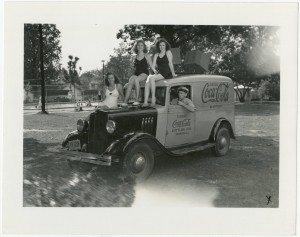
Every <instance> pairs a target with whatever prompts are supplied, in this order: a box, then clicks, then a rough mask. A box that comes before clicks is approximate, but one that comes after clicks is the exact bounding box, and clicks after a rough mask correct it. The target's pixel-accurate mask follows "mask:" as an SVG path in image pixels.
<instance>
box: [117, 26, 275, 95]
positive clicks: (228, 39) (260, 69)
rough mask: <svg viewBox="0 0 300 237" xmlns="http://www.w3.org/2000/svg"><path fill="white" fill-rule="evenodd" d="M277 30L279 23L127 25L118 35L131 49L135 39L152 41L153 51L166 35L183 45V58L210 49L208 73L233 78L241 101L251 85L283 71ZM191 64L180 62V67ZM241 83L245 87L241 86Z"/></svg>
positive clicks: (170, 41) (173, 44) (180, 45)
mask: <svg viewBox="0 0 300 237" xmlns="http://www.w3.org/2000/svg"><path fill="white" fill-rule="evenodd" d="M277 30H278V27H273V26H201V25H197V26H195V25H125V26H124V28H123V29H121V30H119V32H118V33H117V38H121V39H123V40H124V41H125V42H126V43H127V44H128V45H129V47H128V49H127V50H130V49H131V47H132V44H133V41H135V40H136V39H143V40H144V41H149V42H150V44H152V50H151V52H153V44H154V43H155V40H156V39H157V37H164V38H165V39H166V40H167V41H168V42H169V43H170V44H171V46H172V47H173V48H176V47H179V48H180V51H181V57H182V58H184V56H185V53H186V52H187V51H189V50H193V49H198V50H200V51H203V52H205V53H206V52H210V53H212V57H211V62H210V67H209V72H208V73H213V74H220V75H226V76H229V77H230V78H232V79H233V81H234V83H235V85H236V86H237V93H238V96H239V99H240V101H244V100H245V95H246V91H247V89H248V88H249V87H250V86H255V85H258V84H259V82H260V81H261V80H262V79H264V78H266V77H268V75H270V74H271V73H276V72H279V58H278V56H276V55H275V50H276V45H277V44H278V42H279V39H278V36H277V34H276V32H277ZM191 67H192V66H189V65H178V66H177V67H176V71H182V70H186V69H187V68H191ZM192 69H193V68H192ZM193 70H194V71H197V70H195V69H193ZM239 85H242V86H243V87H244V90H239V88H238V86H239Z"/></svg>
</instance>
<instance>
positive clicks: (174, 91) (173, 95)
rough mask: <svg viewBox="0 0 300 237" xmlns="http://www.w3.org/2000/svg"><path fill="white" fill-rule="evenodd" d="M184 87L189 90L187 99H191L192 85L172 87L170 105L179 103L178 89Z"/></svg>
mask: <svg viewBox="0 0 300 237" xmlns="http://www.w3.org/2000/svg"><path fill="white" fill-rule="evenodd" d="M182 86H183V87H186V88H187V89H188V90H189V92H188V94H187V96H186V98H189V99H191V86H190V85H180V86H172V87H171V88H170V104H171V105H176V104H177V101H178V88H179V87H182Z"/></svg>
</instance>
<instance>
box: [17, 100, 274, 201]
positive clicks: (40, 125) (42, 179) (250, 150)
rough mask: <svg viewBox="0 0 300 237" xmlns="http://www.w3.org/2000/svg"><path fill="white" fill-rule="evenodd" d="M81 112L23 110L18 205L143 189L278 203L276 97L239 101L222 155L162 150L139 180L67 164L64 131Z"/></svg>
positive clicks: (119, 195)
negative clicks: (21, 180) (149, 171)
mask: <svg viewBox="0 0 300 237" xmlns="http://www.w3.org/2000/svg"><path fill="white" fill-rule="evenodd" d="M87 114H89V112H70V113H53V114H50V115H41V114H33V115H24V169H23V171H24V174H23V175H24V196H23V201H24V206H100V207H101V206H115V207H118V206H132V205H133V204H134V203H135V202H137V200H138V201H140V200H141V199H142V198H141V197H142V196H141V193H142V191H143V193H146V191H148V192H152V194H153V193H157V194H159V197H163V196H166V195H169V196H172V195H173V194H176V195H178V196H179V197H180V198H181V199H185V198H186V200H188V202H187V203H190V204H191V203H192V204H193V205H194V206H197V205H198V204H199V202H198V200H199V199H201V198H203V200H204V199H205V200H207V203H209V204H207V205H208V206H214V207H278V205H279V200H278V197H279V104H276V103H275V104H260V103H257V104H254V103H251V104H237V105H236V121H235V128H236V131H235V132H236V138H237V139H236V140H234V141H232V145H231V150H230V152H229V154H228V155H227V156H225V157H221V158H215V157H214V156H213V155H212V154H211V153H210V151H203V152H198V153H195V154H192V155H188V156H184V157H182V158H180V159H175V160H174V159H171V158H170V157H162V159H159V161H158V162H156V165H155V168H154V171H153V174H152V175H151V177H150V178H149V179H148V180H147V181H146V182H145V183H144V184H142V186H141V185H136V184H134V183H128V182H125V181H123V179H122V177H121V172H120V170H119V169H117V168H107V167H94V166H91V165H80V166H76V167H75V168H72V167H69V166H68V163H67V162H66V161H65V160H64V159H63V157H61V155H60V154H59V150H60V144H61V142H62V140H63V138H64V137H65V136H66V135H67V133H68V132H70V131H72V130H74V129H75V125H76V121H77V120H78V119H79V118H84V117H85V116H86V115H87ZM141 190H142V191H141ZM266 196H271V201H272V202H271V203H269V204H267V198H266ZM168 198H169V197H168ZM168 200H171V197H170V198H169V199H168ZM175 201H176V200H174V205H175V203H176V202H175ZM199 205H200V204H199ZM203 205H204V206H205V205H206V204H203Z"/></svg>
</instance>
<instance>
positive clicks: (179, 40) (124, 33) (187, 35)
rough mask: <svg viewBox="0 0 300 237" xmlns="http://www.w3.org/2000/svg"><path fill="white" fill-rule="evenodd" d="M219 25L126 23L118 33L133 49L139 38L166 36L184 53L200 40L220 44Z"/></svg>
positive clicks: (147, 38) (149, 38)
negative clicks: (134, 42) (194, 42)
mask: <svg viewBox="0 0 300 237" xmlns="http://www.w3.org/2000/svg"><path fill="white" fill-rule="evenodd" d="M219 35H220V27H219V26H199V25H125V26H124V28H123V29H120V30H119V32H118V33H117V38H118V39H119V38H121V39H123V40H124V41H125V42H127V41H130V42H129V46H130V47H129V48H128V50H130V49H131V47H132V45H133V42H131V41H135V40H137V39H143V40H144V41H151V42H154V41H155V39H156V38H157V37H158V36H159V37H163V38H165V39H166V40H167V41H168V42H169V43H170V44H171V46H172V47H173V48H177V47H180V48H181V51H182V53H183V54H185V52H186V51H187V50H190V49H191V48H192V47H193V46H194V44H191V42H193V41H198V42H199V43H200V44H205V45H206V42H209V44H211V45H213V44H219V41H220V37H219Z"/></svg>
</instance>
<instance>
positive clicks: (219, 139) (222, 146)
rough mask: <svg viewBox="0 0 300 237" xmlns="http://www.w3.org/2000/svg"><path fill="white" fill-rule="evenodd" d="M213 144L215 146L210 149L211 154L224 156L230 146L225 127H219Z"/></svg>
mask: <svg viewBox="0 0 300 237" xmlns="http://www.w3.org/2000/svg"><path fill="white" fill-rule="evenodd" d="M215 143H216V144H215V146H214V147H212V152H213V153H214V154H215V155H216V156H225V155H226V154H227V153H228V151H229V146H230V132H229V129H228V127H227V126H225V125H224V126H220V128H219V129H218V131H217V135H216V141H215Z"/></svg>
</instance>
